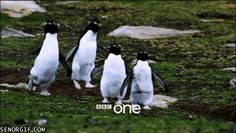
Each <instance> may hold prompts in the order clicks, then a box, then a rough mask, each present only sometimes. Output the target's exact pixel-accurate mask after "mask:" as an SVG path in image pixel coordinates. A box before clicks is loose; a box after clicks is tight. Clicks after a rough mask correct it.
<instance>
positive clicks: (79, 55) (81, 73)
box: [72, 40, 97, 82]
mask: <svg viewBox="0 0 236 133" xmlns="http://www.w3.org/2000/svg"><path fill="white" fill-rule="evenodd" d="M86 42H87V43H86ZM96 51H97V43H96V41H95V40H94V41H90V42H89V41H83V40H81V43H80V46H79V49H78V51H77V52H76V54H75V56H74V59H73V63H72V71H73V73H72V79H73V80H84V81H87V82H90V80H91V72H92V70H93V69H94V67H95V59H96Z"/></svg>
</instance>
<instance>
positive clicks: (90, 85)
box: [85, 83, 95, 88]
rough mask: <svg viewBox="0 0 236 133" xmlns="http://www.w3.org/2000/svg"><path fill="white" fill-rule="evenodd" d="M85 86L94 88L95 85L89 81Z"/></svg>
mask: <svg viewBox="0 0 236 133" xmlns="http://www.w3.org/2000/svg"><path fill="white" fill-rule="evenodd" d="M85 87H86V88H94V87H95V86H94V85H92V84H91V83H86V85H85Z"/></svg>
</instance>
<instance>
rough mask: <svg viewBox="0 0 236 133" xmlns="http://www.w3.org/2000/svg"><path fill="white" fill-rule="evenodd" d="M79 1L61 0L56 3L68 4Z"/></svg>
mask: <svg viewBox="0 0 236 133" xmlns="http://www.w3.org/2000/svg"><path fill="white" fill-rule="evenodd" d="M77 2H79V1H60V2H56V3H55V4H56V5H66V4H72V3H77Z"/></svg>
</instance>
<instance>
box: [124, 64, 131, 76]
mask: <svg viewBox="0 0 236 133" xmlns="http://www.w3.org/2000/svg"><path fill="white" fill-rule="evenodd" d="M125 71H126V74H129V73H130V72H131V69H130V68H129V66H127V64H126V63H125Z"/></svg>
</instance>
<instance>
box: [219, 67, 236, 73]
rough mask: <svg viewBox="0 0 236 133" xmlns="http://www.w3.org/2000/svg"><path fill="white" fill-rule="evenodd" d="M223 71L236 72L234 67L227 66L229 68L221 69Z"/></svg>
mask: <svg viewBox="0 0 236 133" xmlns="http://www.w3.org/2000/svg"><path fill="white" fill-rule="evenodd" d="M222 70H224V71H233V72H236V67H229V68H224V69H222Z"/></svg>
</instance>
